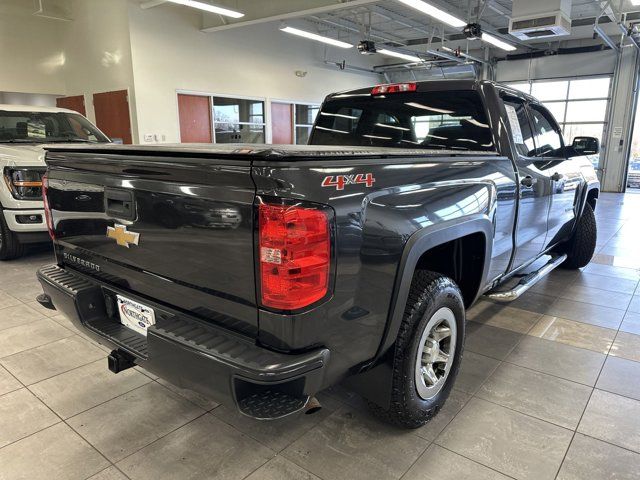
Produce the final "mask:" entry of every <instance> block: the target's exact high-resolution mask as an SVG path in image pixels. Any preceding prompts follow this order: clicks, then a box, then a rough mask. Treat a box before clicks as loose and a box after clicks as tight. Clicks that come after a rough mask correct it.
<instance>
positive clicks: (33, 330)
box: [0, 318, 73, 358]
mask: <svg viewBox="0 0 640 480" xmlns="http://www.w3.org/2000/svg"><path fill="white" fill-rule="evenodd" d="M71 335H73V332H71V331H70V330H68V329H66V328H64V327H61V326H60V325H58V324H57V323H56V322H54V321H53V320H49V319H48V318H43V319H42V320H38V321H36V322H33V323H29V324H27V325H20V326H18V327H12V328H7V329H6V330H3V331H2V335H0V358H2V357H7V356H9V355H13V354H15V353H18V352H22V351H23V350H28V349H30V348H35V347H39V346H40V345H44V344H45V343H50V342H55V341H56V340H60V339H62V338H66V337H70V336H71Z"/></svg>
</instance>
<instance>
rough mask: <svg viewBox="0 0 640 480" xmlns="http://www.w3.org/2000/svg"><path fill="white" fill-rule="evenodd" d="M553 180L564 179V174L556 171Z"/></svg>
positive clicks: (552, 176)
mask: <svg viewBox="0 0 640 480" xmlns="http://www.w3.org/2000/svg"><path fill="white" fill-rule="evenodd" d="M551 180H553V181H554V182H558V181H560V180H562V174H561V173H558V172H556V173H554V174H553V175H551Z"/></svg>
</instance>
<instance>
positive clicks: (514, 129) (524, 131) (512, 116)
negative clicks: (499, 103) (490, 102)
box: [504, 99, 536, 157]
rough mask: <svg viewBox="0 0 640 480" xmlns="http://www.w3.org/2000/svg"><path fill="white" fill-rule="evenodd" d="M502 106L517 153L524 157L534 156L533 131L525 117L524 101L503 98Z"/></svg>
mask: <svg viewBox="0 0 640 480" xmlns="http://www.w3.org/2000/svg"><path fill="white" fill-rule="evenodd" d="M504 106H505V109H506V110H507V119H508V121H509V124H510V126H511V134H512V135H513V142H514V144H515V146H516V148H517V150H518V153H519V154H520V155H522V156H524V157H533V156H535V154H536V151H535V150H536V147H535V145H534V143H533V132H532V131H531V124H530V123H529V119H528V118H527V111H526V109H525V107H524V102H522V101H521V100H519V99H513V100H505V102H504Z"/></svg>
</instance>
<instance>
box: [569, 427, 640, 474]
mask: <svg viewBox="0 0 640 480" xmlns="http://www.w3.org/2000/svg"><path fill="white" fill-rule="evenodd" d="M639 472H640V454H637V453H634V452H630V451H629V450H624V449H622V448H619V447H616V446H614V445H610V444H608V443H604V442H601V441H600V440H596V439H595V438H591V437H586V436H584V435H581V434H579V433H578V434H576V436H575V437H574V439H573V441H572V442H571V446H570V447H569V451H568V452H567V457H566V458H565V460H564V463H563V464H562V468H561V469H560V473H559V474H558V477H557V480H584V479H589V480H637V478H638V475H639Z"/></svg>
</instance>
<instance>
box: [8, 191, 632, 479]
mask: <svg viewBox="0 0 640 480" xmlns="http://www.w3.org/2000/svg"><path fill="white" fill-rule="evenodd" d="M596 212H597V216H598V221H599V250H598V255H597V256H596V258H594V262H593V263H592V264H590V265H589V266H588V267H587V268H585V269H584V270H583V271H582V272H580V271H576V272H570V271H562V270H559V271H556V272H554V273H553V274H551V276H550V277H549V278H548V279H546V280H545V281H544V282H542V283H541V284H539V285H537V286H536V287H534V289H533V291H531V292H529V293H527V294H526V295H525V296H524V297H523V298H521V299H519V300H518V301H517V302H515V303H514V304H511V305H509V306H498V305H496V304H492V303H488V302H480V303H479V304H478V305H477V306H476V307H474V308H473V309H472V310H471V311H470V312H469V314H468V317H469V320H470V321H469V323H468V338H467V347H466V351H465V356H464V361H463V366H462V371H461V374H460V377H459V378H458V381H457V383H456V385H455V390H454V392H453V394H452V396H451V397H450V399H449V401H448V403H447V405H446V407H445V409H444V410H443V411H442V412H441V413H440V414H439V415H438V416H437V417H436V419H435V420H434V421H432V422H431V423H430V424H429V425H427V426H426V427H424V428H421V429H419V430H415V431H401V430H397V429H395V428H392V427H389V426H387V425H385V424H382V423H380V422H378V421H377V420H375V419H374V418H373V417H372V416H370V415H369V413H368V411H367V409H366V408H365V406H364V404H363V402H362V401H361V400H360V399H359V398H358V397H356V396H355V395H352V394H349V393H348V392H347V391H346V390H345V389H343V388H336V389H334V390H333V391H331V392H325V393H323V394H321V395H320V397H321V400H322V402H323V404H324V407H325V408H324V409H323V410H322V411H321V412H320V413H318V414H316V415H312V416H302V417H297V418H294V419H289V420H286V421H283V422H278V423H258V422H254V421H251V420H249V419H246V418H244V417H241V416H240V415H238V414H236V413H234V412H232V411H229V410H227V409H225V408H223V407H219V406H217V405H216V404H215V403H212V402H211V401H207V400H205V399H202V398H199V397H197V396H196V395H193V394H190V393H188V392H185V391H179V390H177V389H176V388H175V387H172V386H169V385H166V384H165V383H163V382H162V381H158V380H154V379H152V378H150V377H149V376H147V375H145V374H144V373H143V372H142V371H137V370H128V371H126V372H123V373H121V374H118V375H113V374H111V373H110V372H109V371H108V370H107V368H106V358H105V357H106V352H105V351H104V350H103V349H101V348H99V347H97V346H96V344H94V343H92V342H90V341H88V340H85V338H84V337H83V336H82V335H78V334H77V332H76V331H75V330H74V329H73V328H72V327H71V325H70V324H69V323H68V321H67V320H66V319H65V318H64V317H63V316H60V315H55V312H49V311H46V310H44V309H42V308H40V307H39V306H38V305H37V304H36V303H34V301H33V299H34V297H35V295H36V294H38V293H39V292H40V288H39V286H38V285H37V282H36V280H35V275H34V271H35V269H36V267H38V266H39V265H41V264H43V263H47V262H49V261H50V253H36V254H32V255H30V256H29V257H27V258H25V259H22V260H19V261H15V262H11V263H6V264H2V265H0V365H1V366H0V478H2V479H16V478H24V479H29V480H35V479H39V478H45V479H47V480H57V479H84V478H89V477H91V478H94V479H98V478H99V479H103V480H104V479H123V478H127V477H130V478H132V479H154V480H156V479H164V478H172V479H188V478H211V479H213V478H215V479H243V478H248V479H251V480H256V479H298V478H308V479H316V478H322V479H325V480H332V479H349V480H351V479H368V480H383V479H397V478H403V479H438V480H447V479H449V480H460V479H467V478H468V479H473V480H479V479H505V478H511V477H512V478H518V479H532V480H545V479H554V478H558V479H563V480H569V479H589V480H597V479H604V478H607V479H609V478H615V479H617V480H620V479H637V478H640V289H638V282H639V280H640V270H639V268H640V248H639V244H640V240H639V239H638V238H639V235H640V213H639V212H640V195H633V194H628V195H626V196H623V195H606V194H605V195H602V198H601V199H600V201H599V204H598V208H597V210H596ZM634 294H635V295H634Z"/></svg>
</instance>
